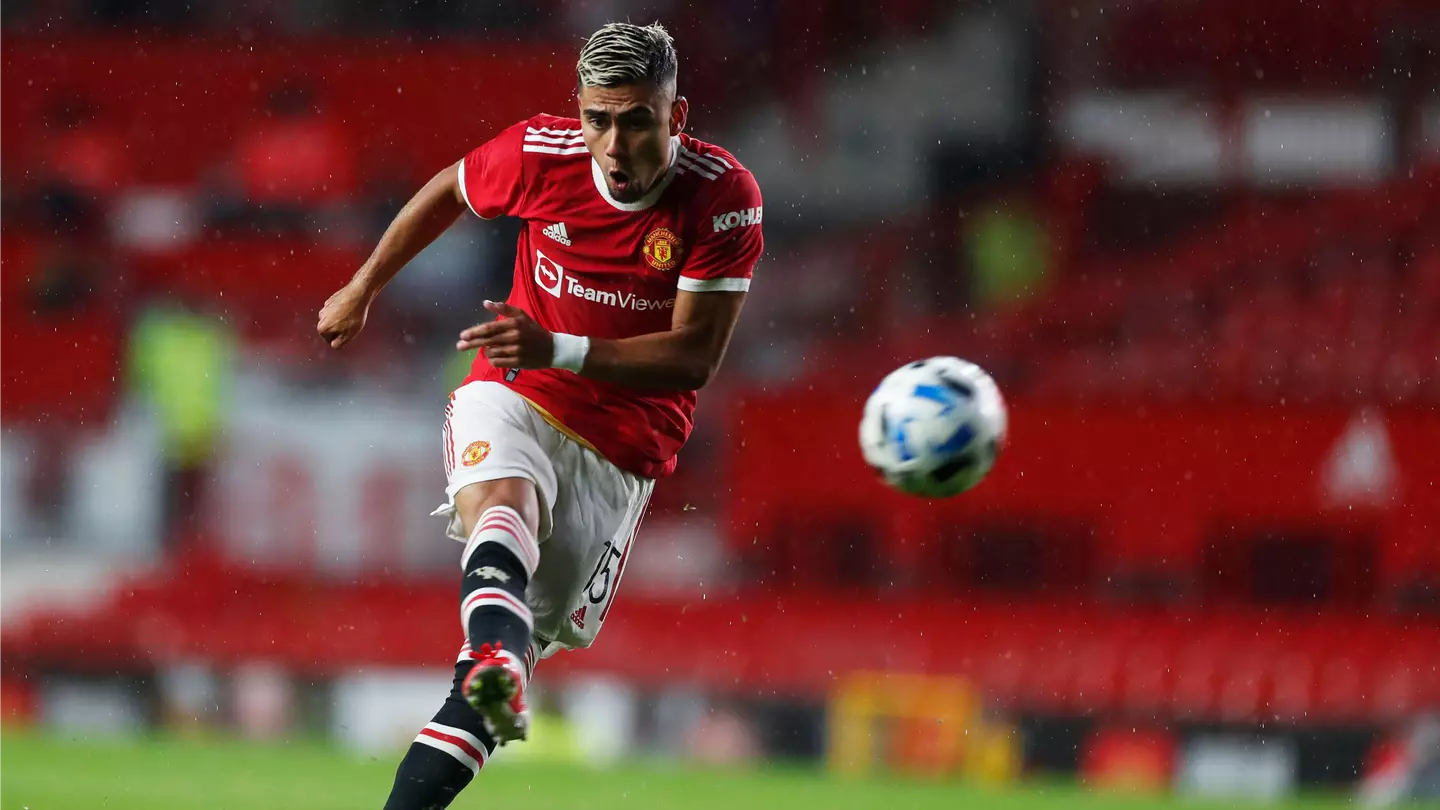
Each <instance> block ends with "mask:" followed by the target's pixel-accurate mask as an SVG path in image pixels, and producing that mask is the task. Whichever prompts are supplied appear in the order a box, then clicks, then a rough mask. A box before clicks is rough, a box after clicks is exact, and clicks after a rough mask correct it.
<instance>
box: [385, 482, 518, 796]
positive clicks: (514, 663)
mask: <svg viewBox="0 0 1440 810" xmlns="http://www.w3.org/2000/svg"><path fill="white" fill-rule="evenodd" d="M535 502H536V498H535V488H534V485H533V484H532V483H531V482H530V481H528V480H525V479H519V478H506V479H501V480H498V481H485V482H480V483H476V484H472V485H470V486H467V487H466V488H465V489H463V490H461V491H460V492H459V493H457V494H456V497H455V507H456V509H457V511H458V512H459V515H460V518H461V520H462V522H463V525H464V527H465V528H466V530H467V534H468V535H469V540H468V541H467V542H466V544H465V549H464V551H463V552H462V556H461V564H462V571H463V573H462V575H461V580H460V621H461V624H462V625H463V626H464V627H465V636H466V642H465V646H464V647H463V648H461V651H460V660H459V661H458V662H457V663H456V665H455V683H454V686H453V687H452V688H451V690H450V695H449V697H447V698H446V699H445V704H444V705H443V706H441V708H440V711H438V712H436V714H435V717H434V719H433V720H431V722H430V723H428V724H427V725H426V726H425V728H424V729H422V730H421V731H420V734H419V735H418V736H417V737H416V738H415V742H413V743H412V744H411V745H410V750H409V751H408V752H406V754H405V758H404V759H403V760H401V762H400V767H399V768H398V769H397V771H396V773H395V784H394V787H393V788H391V792H390V798H389V800H388V801H387V802H386V803H385V810H440V809H441V808H444V807H447V806H448V805H449V804H450V802H451V801H453V800H454V798H455V797H456V796H457V795H458V794H459V793H460V791H461V790H463V789H464V788H465V786H466V785H468V784H470V780H471V779H473V778H474V777H475V776H476V775H477V774H479V772H480V769H481V768H482V767H483V766H484V764H485V761H486V759H488V758H489V756H490V753H491V752H493V751H494V750H495V748H496V747H497V746H499V745H504V744H505V743H506V742H509V741H511V740H523V739H524V738H525V736H526V735H527V734H528V732H529V727H530V710H529V707H528V706H527V704H526V702H525V687H526V686H527V684H528V683H529V679H530V674H531V672H532V671H533V669H534V665H535V656H536V652H535V649H534V647H533V646H532V645H531V635H532V633H533V626H534V625H533V619H532V617H531V614H530V608H529V606H528V605H527V604H526V602H525V588H526V586H527V585H528V584H529V581H530V577H531V576H533V575H534V573H535V567H536V565H538V564H539V556H540V553H539V547H538V544H537V543H536V542H535V534H534V529H533V526H534V524H535V522H536V514H537V511H536V505H535ZM527 518H528V519H527Z"/></svg>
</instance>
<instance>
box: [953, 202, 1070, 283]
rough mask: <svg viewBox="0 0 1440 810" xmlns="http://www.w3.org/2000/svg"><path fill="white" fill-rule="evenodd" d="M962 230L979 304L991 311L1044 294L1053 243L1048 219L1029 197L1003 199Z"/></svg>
mask: <svg viewBox="0 0 1440 810" xmlns="http://www.w3.org/2000/svg"><path fill="white" fill-rule="evenodd" d="M962 228H963V229H964V232H963V235H964V245H965V248H964V251H965V259H966V260H968V263H969V265H970V273H971V290H972V292H973V295H974V298H973V300H974V301H975V303H977V304H978V305H980V306H981V307H982V308H985V309H991V308H994V307H996V306H1001V305H1004V304H1006V303H1009V302H1012V301H1020V300H1023V299H1025V298H1029V297H1030V296H1032V295H1034V294H1035V293H1037V292H1039V291H1040V289H1041V288H1042V285H1043V283H1044V280H1045V271H1046V269H1047V265H1048V264H1049V261H1050V240H1049V235H1048V234H1047V233H1046V229H1045V223H1044V221H1043V220H1042V219H1041V218H1040V217H1039V216H1038V215H1037V214H1036V213H1035V211H1034V210H1032V208H1031V206H1030V205H1029V204H1028V203H1027V202H1026V201H1025V200H1024V199H1023V197H1021V196H1020V195H1018V194H1008V195H1005V196H1003V197H1000V198H999V199H997V200H995V201H994V203H993V204H991V205H989V206H987V207H986V208H985V210H983V211H982V212H981V213H980V214H978V215H977V216H974V217H971V218H969V219H968V220H967V221H966V222H965V224H964V225H962Z"/></svg>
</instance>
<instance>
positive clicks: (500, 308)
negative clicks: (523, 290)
mask: <svg viewBox="0 0 1440 810" xmlns="http://www.w3.org/2000/svg"><path fill="white" fill-rule="evenodd" d="M485 308H486V309H488V310H490V311H491V312H493V313H495V314H496V315H504V316H505V317H507V318H528V317H530V316H529V315H527V314H525V310H523V309H520V308H519V307H512V306H510V305H509V304H507V303H505V302H504V301H486V302H485Z"/></svg>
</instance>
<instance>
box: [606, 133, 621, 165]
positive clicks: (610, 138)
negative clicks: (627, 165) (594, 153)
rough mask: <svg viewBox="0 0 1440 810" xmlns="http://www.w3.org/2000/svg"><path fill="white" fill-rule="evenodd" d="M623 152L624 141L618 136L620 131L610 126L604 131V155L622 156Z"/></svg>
mask: <svg viewBox="0 0 1440 810" xmlns="http://www.w3.org/2000/svg"><path fill="white" fill-rule="evenodd" d="M624 154H625V141H624V139H622V138H621V137H620V133H619V132H617V131H616V130H615V128H613V127H612V128H611V129H610V131H609V132H607V133H605V156H606V157H612V158H614V157H623V156H624Z"/></svg>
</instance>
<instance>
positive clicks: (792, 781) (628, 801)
mask: <svg viewBox="0 0 1440 810" xmlns="http://www.w3.org/2000/svg"><path fill="white" fill-rule="evenodd" d="M399 758H400V754H399V752H397V753H396V754H394V755H393V756H387V757H383V758H377V759H370V758H363V757H356V756H353V755H350V754H346V753H344V752H342V751H338V750H335V749H333V748H330V747H326V746H324V745H322V744H319V743H313V742H306V743H294V744H288V745H255V744H251V743H244V742H237V741H233V740H214V739H207V740H199V741H191V740H179V739H173V738H158V739H150V738H146V739H125V740H105V739H85V740H81V739H72V738H67V737H65V736H60V735H48V736H47V735H37V734H33V733H28V732H26V733H20V732H11V731H7V732H6V733H5V734H4V735H3V737H0V808H3V810H24V809H25V808H28V810H194V808H206V810H255V809H256V808H265V809H266V810H302V809H303V810H357V808H379V807H380V806H381V805H382V804H383V803H384V801H385V796H386V795H387V793H388V792H389V788H390V780H391V778H392V777H393V775H394V772H395V765H396V764H397V763H398V762H399ZM1234 806H1236V805H1235V804H1234V803H1232V802H1201V801H1190V800H1184V799H1171V798H1163V797H1156V796H1116V795H1106V794H1096V793H1089V792H1086V791H1084V790H1081V789H1079V788H1075V787H1069V786H1049V785H1029V786H1019V787H1014V788H996V789H991V788H977V787H973V786H968V785H964V784H957V783H949V782H947V783H936V782H925V781H915V780H896V779H865V780H848V779H847V780H842V779H835V778H831V777H827V776H825V775H823V774H820V773H818V772H811V771H803V770H787V769H758V770H727V771H698V770H693V769H685V768H679V767H676V768H666V767H663V766H657V765H632V766H627V767H624V768H620V769H616V770H608V771H591V770H587V769H584V768H580V767H576V766H554V765H538V764H530V763H523V764H522V763H502V762H497V763H493V764H492V765H491V766H490V767H487V768H486V770H485V772H484V773H483V774H482V776H481V779H480V781H478V782H476V783H475V784H474V785H472V786H471V787H470V788H469V789H468V790H467V791H466V793H464V794H462V795H461V796H460V798H459V799H458V800H457V801H456V802H455V804H453V805H452V807H454V808H457V810H481V809H482V808H484V809H485V810H504V809H505V808H513V810H549V809H550V808H555V810H577V808H585V810H620V809H621V808H624V810H632V808H656V810H669V808H676V809H677V810H679V809H680V808H683V809H684V810H735V808H737V807H754V808H785V810H809V809H810V808H814V809H815V810H874V809H875V808H884V809H885V810H930V809H931V808H935V809H936V810H939V808H945V809H946V810H954V808H966V807H974V808H987V810H989V809H990V808H993V809H994V810H1068V809H1073V810H1092V809H1093V810H1099V808H1107V810H1108V809H1109V808H1152V807H1161V808H1167V807H1168V808H1190V809H1191V810H1210V808H1217V810H1218V808H1221V807H1234ZM1241 806H1244V805H1243V804H1242V805H1241ZM1252 806H1254V807H1262V806H1263V807H1264V808H1267V810H1271V809H1272V808H1280V807H1284V808H1290V807H1297V808H1298V807H1314V808H1325V807H1332V808H1334V807H1349V806H1351V804H1350V802H1349V801H1348V800H1347V799H1344V798H1324V799H1314V800H1307V801H1304V802H1293V803H1289V804H1281V805H1276V804H1267V805H1258V804H1257V805H1252Z"/></svg>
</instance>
